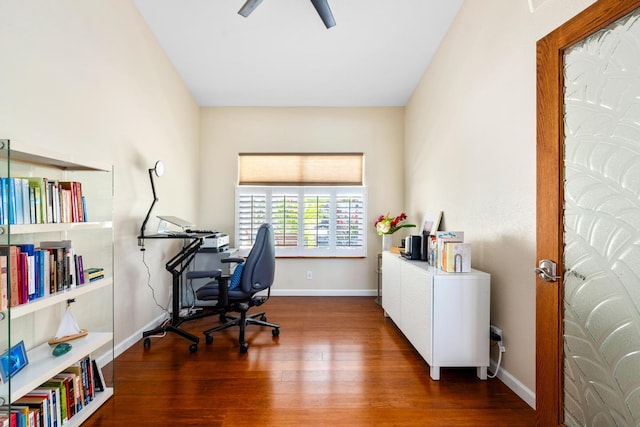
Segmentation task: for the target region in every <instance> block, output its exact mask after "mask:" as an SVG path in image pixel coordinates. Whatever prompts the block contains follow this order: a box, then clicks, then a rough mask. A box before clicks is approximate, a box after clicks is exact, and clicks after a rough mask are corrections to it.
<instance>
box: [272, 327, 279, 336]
mask: <svg viewBox="0 0 640 427" xmlns="http://www.w3.org/2000/svg"><path fill="white" fill-rule="evenodd" d="M271 335H273V336H274V337H277V336H279V335H280V329H278V328H275V329H274V330H272V331H271Z"/></svg>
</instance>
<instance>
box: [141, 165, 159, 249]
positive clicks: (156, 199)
mask: <svg viewBox="0 0 640 427" xmlns="http://www.w3.org/2000/svg"><path fill="white" fill-rule="evenodd" d="M149 180H150V181H151V191H152V192H153V202H151V206H150V207H149V212H147V216H146V217H145V218H144V221H142V226H141V227H140V236H139V238H138V245H139V246H143V245H144V243H142V244H141V243H140V239H144V230H145V228H146V227H147V222H148V221H149V217H150V216H151V211H152V210H153V206H154V205H155V204H156V202H157V201H158V196H156V186H155V184H154V182H153V169H149Z"/></svg>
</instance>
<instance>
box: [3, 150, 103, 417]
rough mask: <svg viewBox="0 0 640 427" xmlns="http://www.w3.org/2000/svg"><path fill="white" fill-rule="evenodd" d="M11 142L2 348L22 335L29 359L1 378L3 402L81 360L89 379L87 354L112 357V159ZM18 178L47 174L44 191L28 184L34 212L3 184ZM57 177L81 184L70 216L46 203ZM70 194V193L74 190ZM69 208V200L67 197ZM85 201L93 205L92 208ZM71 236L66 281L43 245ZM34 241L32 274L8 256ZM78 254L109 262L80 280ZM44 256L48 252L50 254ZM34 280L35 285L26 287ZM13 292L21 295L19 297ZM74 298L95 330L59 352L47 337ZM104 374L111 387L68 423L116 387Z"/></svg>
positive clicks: (95, 264)
mask: <svg viewBox="0 0 640 427" xmlns="http://www.w3.org/2000/svg"><path fill="white" fill-rule="evenodd" d="M9 144H10V142H9V141H8V140H0V166H1V167H0V199H1V200H2V201H3V206H0V249H1V251H0V259H2V257H5V258H4V262H7V270H6V272H5V271H3V275H0V279H1V280H0V286H2V289H3V290H4V289H6V290H7V292H8V293H10V295H8V303H7V306H6V307H2V309H1V310H0V351H5V350H6V349H9V348H11V347H13V346H15V345H16V344H17V343H20V342H22V343H23V344H24V348H25V349H26V355H27V360H28V364H27V365H26V367H24V368H23V369H21V370H19V371H17V372H15V373H14V374H13V375H12V376H10V377H9V378H8V380H7V381H5V382H4V383H3V384H0V402H2V404H3V405H14V404H15V403H16V401H18V400H19V399H20V398H21V397H23V396H24V395H25V394H27V393H29V392H31V391H32V390H33V389H34V388H37V387H39V386H40V385H42V384H43V383H45V382H47V381H49V380H50V379H51V378H52V377H53V376H54V375H57V374H59V373H61V372H63V371H65V370H67V368H70V367H72V366H73V365H78V366H81V367H82V370H81V373H82V374H81V375H79V376H82V377H83V378H81V379H80V381H79V383H80V387H82V386H83V385H84V386H86V387H89V386H90V383H89V380H88V378H87V377H85V374H87V373H88V372H90V369H89V368H86V366H87V365H86V363H87V362H88V361H89V360H90V359H88V356H90V357H91V358H95V359H94V360H96V363H97V365H98V366H100V365H104V364H105V363H108V362H111V361H112V360H113V227H112V215H113V176H112V174H113V173H112V167H111V166H110V165H106V164H101V163H99V162H98V163H96V162H77V161H75V160H74V159H73V157H74V156H73V154H71V155H58V154H54V153H51V152H50V151H49V150H47V149H46V148H34V147H28V146H25V145H24V144H20V143H14V142H13V141H11V146H10V145H9ZM16 178H32V179H33V181H34V185H37V184H35V182H40V181H41V182H44V184H43V187H41V188H42V189H41V192H38V191H39V190H38V189H37V188H35V189H34V190H27V191H28V194H26V196H25V194H23V199H22V200H23V204H22V208H23V209H30V212H29V213H30V215H31V216H29V215H28V214H25V212H24V211H23V214H24V216H23V217H22V218H21V219H19V218H18V216H17V215H18V214H17V211H16V210H15V209H16V207H17V204H18V203H19V202H18V201H19V200H20V199H18V198H17V196H16V195H11V194H10V193H9V192H8V191H2V190H3V188H5V189H6V188H7V187H6V186H8V185H14V189H15V188H17V187H15V182H16ZM45 178H46V180H45ZM27 180H28V179H27ZM54 181H55V182H58V183H59V184H60V188H62V186H63V185H67V184H66V183H69V182H72V183H75V185H76V187H75V190H70V191H77V193H75V194H76V197H77V198H76V199H75V200H76V201H77V203H75V204H73V202H70V203H71V205H70V206H73V208H72V210H75V211H74V212H73V213H70V214H69V216H68V217H65V216H64V215H63V214H61V213H57V214H56V215H54V214H53V212H47V207H48V206H47V203H49V201H50V200H53V199H52V198H51V197H52V194H54V193H53V186H52V187H51V188H50V189H49V190H46V191H45V189H44V188H45V187H47V186H48V184H47V183H53V182H54ZM62 183H65V184H62ZM47 188H48V187H47ZM36 194H39V195H40V196H42V197H38V196H36ZM45 194H46V196H45ZM80 195H82V196H84V197H80ZM65 197H69V194H67V195H65ZM45 199H48V200H45ZM83 200H84V203H83V204H82V205H83V207H82V208H81V203H82V201H83ZM65 203H66V202H65ZM13 205H16V206H13ZM64 208H65V209H67V208H68V206H67V205H66V204H65V207H64ZM83 209H86V216H85V215H84V213H85V211H84V210H83ZM81 212H82V213H81ZM9 213H11V216H9ZM66 214H67V213H65V215H66ZM49 215H51V216H49ZM67 240H68V241H71V245H72V247H73V251H68V252H65V253H66V254H67V255H66V258H67V259H66V263H67V264H65V265H66V267H65V268H67V269H68V270H65V272H64V273H63V276H64V277H65V281H64V283H62V282H58V280H57V278H58V277H61V276H56V279H55V280H54V279H53V276H54V275H56V274H57V273H56V271H57V270H56V269H55V268H52V264H50V263H51V262H53V263H55V264H56V265H58V266H60V265H61V264H60V263H59V262H58V261H54V257H55V256H56V255H54V254H53V253H52V252H51V253H50V252H48V251H46V250H44V249H40V250H39V249H38V247H39V245H40V243H41V242H44V241H48V242H61V241H67ZM31 245H33V249H34V250H35V251H36V252H39V254H38V255H36V258H34V259H38V261H35V266H37V267H38V268H39V269H38V268H35V267H34V269H33V271H32V270H28V271H29V273H28V275H25V273H24V272H23V271H25V270H20V272H19V273H16V272H17V271H18V270H16V271H14V270H12V267H11V263H10V261H9V256H10V255H9V254H11V253H12V248H13V247H16V246H22V247H29V246H31ZM74 254H75V255H76V256H75V257H74V256H73V255H74ZM78 256H80V257H81V260H82V264H83V267H84V268H83V269H82V270H84V269H87V268H98V269H102V278H98V279H97V280H94V281H89V279H88V278H84V283H81V282H82V280H81V279H80V280H79V274H80V273H79V271H80V268H74V267H72V266H75V265H78V266H79V265H80V263H78ZM38 257H39V258H38ZM45 257H47V258H48V261H46V262H45V261H44V259H45ZM27 258H28V257H27ZM25 262H26V263H25V264H23V266H26V267H27V268H29V266H30V263H31V261H30V260H27V261H25ZM16 268H18V267H16ZM47 268H48V269H49V270H48V271H47ZM59 268H62V267H59ZM71 271H73V273H72V274H73V275H74V279H73V280H69V281H66V277H67V276H66V274H67V272H71ZM31 272H33V274H31ZM37 272H39V274H38V273H37ZM27 276H28V278H29V280H31V279H33V280H34V288H33V289H31V285H32V283H31V281H28V282H25V283H26V284H24V283H22V282H20V280H25V279H24V277H27ZM60 283H62V284H60ZM14 285H16V286H22V288H20V289H22V292H21V294H20V295H19V298H18V296H17V293H16V292H13V291H12V286H14ZM27 285H28V286H27ZM58 285H59V286H58ZM27 288H28V292H27V293H25V292H26V291H25V289H27ZM32 291H33V292H32ZM12 299H15V301H13V302H12ZM72 301H73V303H71V302H72ZM68 304H71V312H72V313H73V315H74V317H75V319H76V321H77V323H78V325H79V327H80V328H82V329H87V330H88V334H87V335H85V336H84V337H81V338H76V339H74V340H72V341H69V342H68V343H69V344H71V350H70V351H68V352H67V353H65V354H62V355H58V356H54V355H53V352H52V350H53V346H50V345H49V344H48V340H49V339H51V338H53V337H54V336H55V334H56V331H57V328H58V325H59V324H60V321H61V319H62V317H63V316H64V313H65V311H66V309H67V305H68ZM85 368H86V369H85ZM99 369H100V374H101V368H99ZM99 376H102V375H99ZM102 379H103V380H106V381H104V383H103V384H102V385H103V386H104V390H103V391H95V396H94V397H93V398H90V397H88V396H90V395H91V393H90V392H89V393H88V394H87V395H85V397H86V398H85V399H84V402H82V403H83V404H82V405H80V406H81V407H82V409H81V410H78V411H77V412H76V413H75V415H73V416H72V417H70V419H69V420H68V421H66V422H65V426H77V425H80V424H81V423H82V422H83V421H84V420H86V419H87V418H88V417H89V416H90V415H91V414H92V413H93V412H95V411H96V409H97V408H98V407H100V405H102V404H103V403H104V402H105V401H106V400H107V399H109V398H110V397H111V396H112V395H113V388H112V387H109V385H111V384H112V383H113V378H106V379H105V378H104V377H103V378H102ZM82 393H84V390H83V391H82Z"/></svg>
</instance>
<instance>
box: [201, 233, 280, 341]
mask: <svg viewBox="0 0 640 427" xmlns="http://www.w3.org/2000/svg"><path fill="white" fill-rule="evenodd" d="M275 255H276V254H275V242H274V237H273V228H272V227H271V225H270V224H262V225H261V226H260V228H259V229H258V232H257V234H256V240H255V243H254V245H253V247H252V248H251V252H249V256H248V257H247V259H246V260H244V259H243V258H223V259H222V260H221V261H222V262H224V263H230V262H235V263H237V265H236V268H235V271H234V272H233V274H231V275H221V274H220V273H219V272H217V271H215V270H213V271H211V272H210V273H211V275H210V276H209V277H211V278H214V280H212V281H211V282H209V283H207V284H205V285H204V286H202V287H201V288H199V289H198V290H197V291H196V298H197V299H199V300H201V301H211V300H217V301H218V306H226V310H225V312H223V313H222V314H220V321H221V322H226V323H224V324H222V325H220V326H216V327H214V328H211V329H208V330H206V331H204V335H205V337H206V343H207V344H211V343H213V336H212V335H211V334H212V333H214V332H217V331H220V330H222V329H226V328H229V327H232V326H239V327H240V334H239V337H238V341H239V342H240V352H241V353H246V352H247V350H248V349H249V344H248V343H247V342H245V340H244V337H245V330H246V327H247V325H261V326H268V327H271V328H273V330H272V331H271V333H272V335H273V336H274V337H277V336H279V335H280V326H279V325H277V324H275V323H269V322H267V318H266V316H265V313H264V312H260V313H256V314H251V315H248V314H247V312H248V311H249V309H250V308H251V307H257V306H260V305H262V304H264V303H265V302H266V301H267V300H268V299H269V296H270V295H271V285H272V283H273V278H274V274H275V264H276V256H275ZM218 271H219V270H218ZM203 274H207V272H194V277H202V275H203ZM265 289H266V290H267V295H266V296H257V295H256V294H257V293H258V292H260V291H263V290H265ZM229 312H236V313H239V314H240V316H238V317H236V316H232V315H229V314H228V313H229Z"/></svg>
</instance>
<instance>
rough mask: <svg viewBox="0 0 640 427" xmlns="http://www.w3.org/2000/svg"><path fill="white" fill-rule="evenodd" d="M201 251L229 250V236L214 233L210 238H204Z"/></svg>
mask: <svg viewBox="0 0 640 427" xmlns="http://www.w3.org/2000/svg"><path fill="white" fill-rule="evenodd" d="M200 248H201V249H209V250H213V252H220V251H224V250H225V249H227V248H229V235H228V234H225V233H219V232H217V231H214V232H213V233H211V235H210V236H207V237H205V238H204V243H203V244H202V246H201V247H200Z"/></svg>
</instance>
